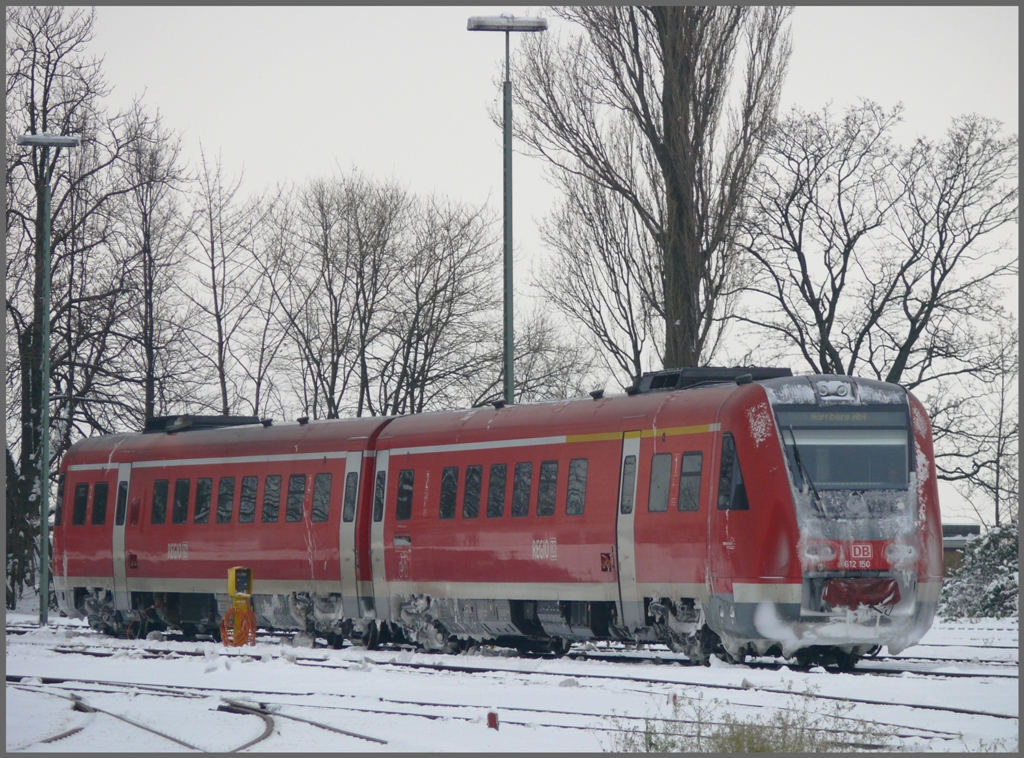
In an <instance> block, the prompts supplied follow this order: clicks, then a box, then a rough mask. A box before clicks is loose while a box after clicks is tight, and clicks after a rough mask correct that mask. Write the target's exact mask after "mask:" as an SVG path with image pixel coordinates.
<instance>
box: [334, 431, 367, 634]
mask: <svg viewBox="0 0 1024 758" xmlns="http://www.w3.org/2000/svg"><path fill="white" fill-rule="evenodd" d="M362 470H363V453H362V451H361V450H360V451H356V452H354V453H349V454H348V455H347V456H346V458H345V486H344V490H343V493H342V499H341V524H340V526H339V527H338V528H339V534H338V557H339V559H340V560H341V603H342V607H343V609H344V613H345V616H346V618H359V592H358V585H357V583H356V582H357V580H356V567H357V564H358V562H359V557H358V552H357V550H358V546H357V544H356V538H357V537H356V534H357V533H356V505H357V504H358V502H359V485H360V481H359V478H360V474H361V472H362Z"/></svg>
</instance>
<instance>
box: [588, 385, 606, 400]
mask: <svg viewBox="0 0 1024 758" xmlns="http://www.w3.org/2000/svg"><path fill="white" fill-rule="evenodd" d="M590 396H591V397H592V398H594V399H595V400H600V399H601V398H602V397H604V387H601V388H600V389H596V390H593V391H592V392H591V393H590Z"/></svg>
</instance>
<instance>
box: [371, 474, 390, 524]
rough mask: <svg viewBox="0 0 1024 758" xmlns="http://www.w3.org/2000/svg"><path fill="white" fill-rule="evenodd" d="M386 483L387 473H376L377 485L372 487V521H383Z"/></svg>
mask: <svg viewBox="0 0 1024 758" xmlns="http://www.w3.org/2000/svg"><path fill="white" fill-rule="evenodd" d="M387 481H388V472H386V471H378V472H377V483H376V484H375V485H374V490H373V520H374V521H381V520H383V519H384V489H385V486H386V485H387Z"/></svg>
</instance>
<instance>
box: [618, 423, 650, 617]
mask: <svg viewBox="0 0 1024 758" xmlns="http://www.w3.org/2000/svg"><path fill="white" fill-rule="evenodd" d="M639 459H640V432H639V431H633V432H624V433H623V435H622V461H621V466H620V468H619V504H618V505H619V507H618V513H617V516H616V519H615V538H616V552H617V553H618V564H619V599H620V602H621V607H622V615H621V616H620V618H621V619H622V621H623V625H624V626H626V627H627V628H630V629H636V628H639V627H642V626H643V625H644V623H643V622H644V602H643V598H642V597H640V593H639V591H638V590H637V586H636V543H635V540H634V538H633V523H634V517H635V515H636V514H635V511H636V508H635V504H636V472H637V464H638V462H639Z"/></svg>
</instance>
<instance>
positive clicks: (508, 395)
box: [466, 16, 548, 405]
mask: <svg viewBox="0 0 1024 758" xmlns="http://www.w3.org/2000/svg"><path fill="white" fill-rule="evenodd" d="M466 28H467V29H468V30H469V31H471V32H505V83H504V95H505V109H504V115H503V119H502V125H503V127H504V132H505V331H504V345H505V348H504V357H505V403H506V404H507V405H511V404H512V403H513V401H514V396H515V355H514V344H513V337H514V333H513V316H512V82H511V81H510V80H509V54H508V47H509V33H510V32H542V31H544V30H545V29H547V28H548V22H547V19H544V18H525V17H520V18H516V17H515V16H473V17H472V18H470V19H469V23H468V24H467V25H466Z"/></svg>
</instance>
